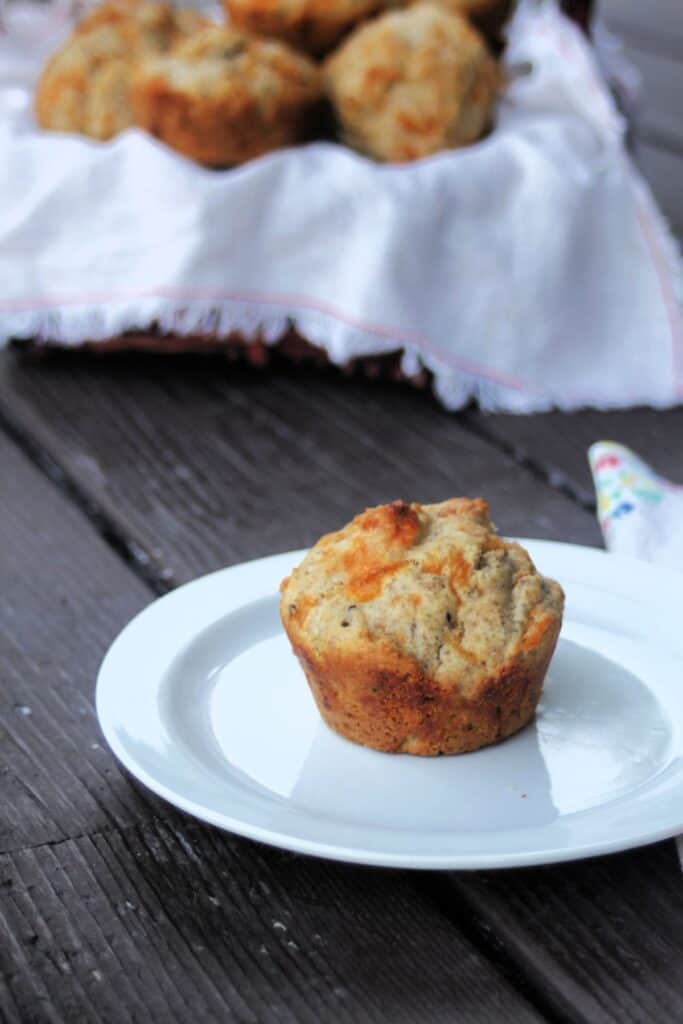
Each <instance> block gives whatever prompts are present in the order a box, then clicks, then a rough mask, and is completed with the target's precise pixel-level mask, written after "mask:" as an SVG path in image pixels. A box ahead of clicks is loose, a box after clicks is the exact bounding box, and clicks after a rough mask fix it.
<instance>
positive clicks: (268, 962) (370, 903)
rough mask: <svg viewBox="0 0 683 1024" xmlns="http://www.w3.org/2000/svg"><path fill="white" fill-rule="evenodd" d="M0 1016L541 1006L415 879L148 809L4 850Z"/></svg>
mask: <svg viewBox="0 0 683 1024" xmlns="http://www.w3.org/2000/svg"><path fill="white" fill-rule="evenodd" d="M0 894H1V895H0V934H1V935H2V939H1V940H0V963H1V964H2V973H3V974H4V977H5V979H6V981H5V984H6V992H7V998H6V1000H5V1001H4V1006H3V1009H4V1010H5V1011H6V1016H5V1017H3V1019H6V1020H7V1021H17V1022H21V1024H27V1022H31V1021H35V1022H36V1024H38V1022H41V1024H42V1022H43V1021H63V1022H65V1024H72V1022H73V1021H75V1020H86V1021H91V1020H93V1021H107V1022H109V1021H111V1022H119V1021H124V1020H136V1021H143V1020H151V1021H164V1022H165V1021H178V1022H182V1024H185V1022H186V1021H187V1020H188V1019H192V1020H196V1021H207V1022H208V1021H240V1022H244V1024H247V1022H249V1024H270V1022H273V1024H275V1022H288V1024H318V1022H320V1024H325V1022H330V1024H353V1022H357V1021H363V1022H366V1021H367V1022H368V1024H382V1022H392V1024H394V1022H396V1024H400V1022H403V1021H405V1022H412V1021H417V1020H419V1021H421V1022H425V1024H427V1022H428V1024H437V1022H444V1024H446V1022H451V1021H453V1020H455V1019H457V1020H458V1021H462V1022H463V1024H467V1022H476V1024H485V1022H491V1024H494V1022H498V1021H500V1020H503V1019H509V1020H514V1021H516V1022H517V1021H519V1022H520V1024H521V1022H532V1021H541V1020H542V1019H543V1018H542V1017H540V1016H539V1015H538V1014H537V1013H536V1012H535V1011H534V1010H533V1009H532V1008H531V1007H530V1006H529V1005H528V1004H526V1003H525V1001H524V1000H523V998H521V997H520V996H519V995H518V994H517V993H516V992H515V991H514V990H513V988H512V987H511V985H510V984H509V983H508V982H507V981H506V980H505V979H504V978H503V977H502V976H501V975H499V974H498V972H497V971H496V970H495V968H493V967H492V966H491V965H490V963H488V962H487V960H486V959H485V958H484V957H482V956H481V955H480V954H478V953H477V952H476V951H475V950H474V949H473V947H472V946H471V945H470V944H469V943H468V942H467V941H466V940H464V939H463V938H462V937H461V935H460V934H459V929H458V928H457V927H454V926H453V925H452V924H451V923H450V922H449V921H448V919H447V918H446V917H445V916H444V915H443V914H442V913H441V912H440V910H438V909H437V908H434V907H433V906H432V905H431V903H430V902H429V901H428V900H420V899H419V898H418V896H417V894H416V891H415V889H414V887H413V884H412V880H411V879H408V878H407V876H405V875H403V874H400V873H398V872H382V871H370V870H364V869H360V868H357V869H354V868H350V867H346V868H343V869H342V868H338V867H337V866H336V865H333V864H328V863H325V862H322V861H317V860H313V859H307V858H303V857H294V856H289V855H284V854H278V853H276V852H274V851H271V850H266V849H265V848H259V847H257V846H255V845H253V844H246V843H243V842H238V841H237V840H231V839H230V838H229V837H227V836H225V835H222V834H220V833H218V832H216V831H210V830H208V829H203V828H201V827H199V826H196V825H193V824H189V823H188V824H186V825H183V826H177V827H175V828H170V827H168V826H165V825H161V824H159V823H157V824H154V825H150V826H144V827H133V828H130V829H127V830H124V831H121V832H115V833H109V834H107V835H95V836H92V837H81V838H79V839H75V840H69V841H65V842H63V843H59V844H57V845H54V846H50V847H41V848H39V849H34V850H27V851H23V852H18V853H15V854H12V855H5V856H4V857H2V858H0Z"/></svg>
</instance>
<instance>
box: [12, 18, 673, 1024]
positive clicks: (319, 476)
mask: <svg viewBox="0 0 683 1024" xmlns="http://www.w3.org/2000/svg"><path fill="white" fill-rule="evenodd" d="M678 3H679V0H657V2H656V4H655V6H656V7H657V8H658V11H659V14H660V15H661V17H657V18H655V17H654V16H653V11H654V8H653V6H652V5H645V7H643V6H642V5H639V4H637V3H636V2H635V0H629V2H628V3H626V2H625V0H618V2H617V0H604V2H603V4H602V6H603V8H604V9H605V15H606V17H607V19H608V21H610V23H612V24H613V27H615V28H617V29H619V30H621V31H622V32H623V34H625V35H626V37H627V39H628V42H629V47H630V51H631V56H632V57H635V59H636V62H637V63H639V64H640V66H641V69H642V70H643V73H644V74H645V75H646V85H648V89H649V91H648V93H647V95H648V96H649V97H651V100H649V101H648V103H647V104H646V106H645V108H644V117H643V122H642V132H641V136H640V138H641V143H642V144H641V154H643V155H644V165H645V170H646V172H647V173H648V174H649V176H650V179H651V181H652V182H653V184H654V187H655V190H656V191H657V193H658V195H659V198H660V200H661V201H662V202H663V203H664V205H665V208H666V209H667V210H668V212H669V214H670V215H671V217H672V219H673V221H674V223H676V224H679V225H680V224H683V196H682V195H681V192H680V169H681V166H682V161H681V153H683V149H682V148H681V139H683V135H681V136H680V137H679V135H677V130H678V128H680V125H678V128H677V122H676V121H675V120H671V119H667V116H666V108H665V106H663V105H662V103H661V102H659V101H657V100H656V96H657V90H660V94H661V96H666V95H669V94H670V90H671V89H672V88H674V87H675V86H676V83H677V82H678V81H679V78H678V77H677V76H679V75H680V68H683V62H681V61H680V58H681V56H682V55H683V24H682V23H680V22H677V21H676V19H675V15H676V12H677V4H678ZM643 11H646V13H647V17H648V18H650V25H649V27H648V26H645V27H643V18H644V17H645V15H644V14H643V13H642V12H643ZM667 17H668V18H669V21H668V22H667V20H666V19H667ZM620 19H621V20H620ZM639 19H640V20H639ZM634 26H635V29H634ZM638 26H640V27H638ZM641 29H642V31H641ZM681 82H683V79H681ZM648 83H649V84H648ZM679 84H680V83H679ZM603 437H609V438H615V439H617V440H620V441H623V442H625V443H627V444H631V445H633V446H634V447H636V448H637V449H638V450H639V451H640V452H641V453H642V454H643V455H644V456H645V457H646V458H649V459H650V460H651V461H652V462H653V463H654V465H655V466H656V467H657V468H658V469H659V470H660V471H662V472H663V473H666V474H669V475H671V476H673V477H677V478H678V479H679V480H683V409H678V410H674V411H671V412H666V413H655V412H652V411H642V410H640V411H632V412H628V413H614V414H610V415H606V414H599V413H581V414H576V415H571V416H567V415H560V414H551V415H546V416H534V417H529V418H515V417H510V416H483V415H481V414H479V413H477V412H474V411H468V412H466V413H464V414H461V415H458V416H454V415H449V414H447V413H445V412H443V411H442V410H441V409H439V408H438V406H437V405H436V403H435V402H434V401H433V400H432V399H431V398H430V397H429V395H428V394H426V393H419V392H416V391H413V390H411V389H410V388H409V387H407V386H405V385H404V386H399V385H391V384H387V383H378V382H369V381H364V380H358V379H352V380H342V379H341V378H340V377H339V376H338V375H336V374H335V373H334V372H333V371H330V370H319V371H315V370H302V369H298V370H294V369H292V368H287V367H282V366H276V367H273V368H270V369H267V370H256V369H250V368H248V367H245V366H228V364H227V363H226V362H225V360H224V359H223V358H221V357H220V356H213V357H206V358H194V359H187V358H180V357H174V358H161V357H159V358H153V357H149V356H146V357H135V358H133V357H130V356H116V357H111V359H109V360H104V359H101V358H97V357H94V356H90V357H88V356H80V357H64V358H61V359H57V358H55V359H49V360H47V361H44V360H42V361H38V362H35V361H30V360H28V361H27V360H21V359H19V358H17V357H16V356H15V355H14V354H12V353H5V354H4V355H2V356H0V481H1V483H0V487H1V489H2V490H1V493H2V506H1V514H0V581H2V601H1V602H0V671H1V675H0V679H1V683H0V716H1V717H0V737H1V742H0V799H1V801H2V803H1V806H2V814H1V816H0V1020H2V1021H3V1022H4V1021H8V1022H20V1024H33V1022H35V1024H43V1022H51V1021H60V1022H65V1024H72V1022H81V1021H83V1022H85V1021H107V1022H109V1021H111V1022H117V1024H118V1022H120V1021H121V1022H125V1021H141V1022H145V1024H147V1022H154V1024H157V1022H166V1021H178V1022H182V1024H185V1022H187V1021H197V1022H209V1021H221V1022H222V1021H236V1022H237V1021H239V1022H245V1024H246V1022H254V1024H261V1022H264V1024H269V1022H273V1024H275V1022H278V1024H279V1022H299V1021H301V1022H311V1024H318V1022H330V1024H337V1022H339V1024H343V1022H350V1024H351V1022H353V1024H355V1022H363V1024H364V1022H366V1021H367V1022H375V1024H384V1022H387V1024H401V1022H411V1024H413V1022H415V1024H433V1022H442V1021H443V1022H444V1024H446V1022H448V1024H451V1022H454V1021H457V1022H459V1024H460V1022H464V1024H467V1022H480V1021H490V1022H496V1024H497V1022H500V1021H514V1022H518V1021H519V1022H526V1021H543V1020H547V1021H553V1022H584V1024H600V1022H607V1021H614V1022H618V1024H624V1022H638V1024H640V1022H643V1024H650V1022H657V1024H661V1022H667V1021H680V1020H681V1019H682V1017H683V963H682V959H681V958H682V956H683V877H682V876H681V872H680V868H679V866H678V863H677V860H676V854H675V848H674V844H673V843H672V842H667V843H661V844H659V845H656V846H652V847H649V848H646V849H642V850H639V851H637V852H632V853H626V854H622V855H616V856H612V857H609V858H601V859H597V860H593V861H586V862H579V863H575V864H570V865H565V866H560V867H549V868H537V869H533V870H523V871H507V872H499V873H493V872H482V873H462V874H455V873H427V874H411V873H409V872H403V871H382V870H369V869H363V868H353V867H345V866H340V865H336V864H333V863H326V862H323V861H318V860H313V859H308V858H304V857H300V856H296V855H293V854H288V853H283V852H279V851H276V850H272V849H269V848H266V847H262V846H258V845H256V844H254V843H250V842H247V841H245V840H240V839H236V838H232V837H230V836H228V835H225V834H223V833H220V832H218V831H215V830H212V829H209V828H205V827H203V826H202V825H200V824H198V823H197V822H195V821H193V820H192V819H191V818H188V817H186V816H184V815H182V814H180V813H176V812H175V811H174V810H173V809H172V808H171V807H169V806H167V805H166V804H165V803H163V802H162V801H160V800H158V799H156V798H154V797H153V796H152V795H151V794H149V793H148V792H146V791H145V790H143V789H142V788H141V787H140V786H138V785H137V784H136V783H135V782H134V781H133V780H132V779H131V778H130V777H128V776H127V775H126V773H125V772H124V771H123V770H122V769H121V768H119V766H118V764H117V763H116V761H115V760H114V758H113V756H112V755H111V754H110V752H109V750H108V749H107V748H106V746H105V745H104V742H103V740H102V737H101V735H100V732H99V729H98V725H97V721H96V718H95V713H94V706H93V690H94V680H95V676H96V672H97V668H98V665H99V663H100V661H101V658H102V656H103V654H104V652H105V650H106V648H107V646H108V644H109V643H110V642H111V640H112V639H113V638H114V636H115V635H116V633H117V632H118V631H119V630H120V629H121V627H122V626H123V625H124V624H125V623H126V622H127V621H128V619H129V618H130V617H131V616H132V615H134V614H135V613H136V612H137V611H139V610H140V609H141V608H142V607H144V605H145V604H147V603H148V602H149V601H151V600H152V599H153V598H154V597H155V596H156V595H158V594H163V593H164V592H166V591H167V590H169V589H170V588H172V587H175V586H177V585H178V584H180V583H183V582H184V581H186V580H188V579H191V578H192V577H194V576H196V575H198V574H200V573H204V572H208V571H210V570H212V569H216V568H219V567H221V566H224V565H227V564H230V563H234V562H239V561H243V560H244V559H248V558H253V557H256V556H258V555H264V554H269V553H271V552H275V551H281V550H285V549H287V548H292V547H298V546H303V545H306V544H308V543H310V542H311V541H313V540H314V539H315V538H316V537H317V536H318V535H319V534H320V533H322V532H323V531H325V530H329V529H331V528H334V527H335V526H337V525H339V524H341V523H342V522H344V521H345V520H346V519H347V518H348V517H349V516H351V515H352V514H353V513H354V512H355V511H357V510H358V509H359V508H361V507H363V506H365V505H367V504H371V503H374V502H380V501H386V500H389V499H392V498H395V497H398V496H404V497H408V498H413V497H416V498H419V499H421V500H425V501H429V500H439V499H441V498H444V497H447V496H449V495H451V494H454V493H462V494H484V495H485V496H487V497H488V498H489V500H490V502H491V504H492V508H493V513H494V516H495V519H496V522H497V523H498V525H499V527H500V529H501V530H502V531H504V532H509V533H513V534H515V533H521V534H527V535H533V536H537V537H549V538H554V539H558V540H565V541H578V542H581V543H584V544H596V545H597V544H599V543H600V536H599V532H598V529H597V526H596V523H595V517H594V508H593V494H592V488H591V483H590V479H589V474H588V468H587V464H586V457H585V451H586V448H587V446H588V444H590V443H591V442H592V441H594V440H597V439H598V438H603Z"/></svg>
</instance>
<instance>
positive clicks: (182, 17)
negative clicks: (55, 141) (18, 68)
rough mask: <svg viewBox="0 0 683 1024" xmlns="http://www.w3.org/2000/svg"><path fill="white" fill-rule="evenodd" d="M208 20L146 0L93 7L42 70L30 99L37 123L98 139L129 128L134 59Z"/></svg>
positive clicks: (160, 49) (123, 0)
mask: <svg viewBox="0 0 683 1024" xmlns="http://www.w3.org/2000/svg"><path fill="white" fill-rule="evenodd" d="M207 23H208V20H207V19H206V18H204V17H203V16H201V15H200V14H198V13H197V12H195V11H191V10H175V9H174V8H173V7H171V6H169V5H168V4H160V3H151V2H147V0H140V2H135V0H110V2H108V3H104V4H101V5H100V6H98V7H95V8H93V9H92V10H91V11H90V12H89V13H88V14H87V15H86V16H85V18H84V19H83V20H82V21H81V22H80V23H79V24H78V25H77V26H76V28H75V29H74V32H73V33H72V35H71V36H70V37H69V39H67V41H66V42H65V43H64V45H63V46H62V47H61V48H60V49H59V50H58V51H57V53H55V54H54V56H53V57H52V58H51V59H50V60H49V61H48V63H47V65H46V67H45V69H44V70H43V73H42V75H41V77H40V80H39V82H38V87H37V91H36V99H35V111H36V118H37V120H38V123H39V125H40V126H41V127H42V128H48V129H51V130H53V131H64V132H81V133H82V134H84V135H89V136H91V137H92V138H95V139H103V140H104V139H109V138H111V137H112V136H113V135H115V134H116V133H117V132H120V131H123V130H124V129H125V128H128V127H130V126H131V125H132V123H133V114H132V110H131V105H130V79H131V73H132V69H133V67H134V65H135V63H136V62H137V61H138V60H139V59H140V58H141V57H142V56H144V55H146V54H153V53H164V52H165V51H167V50H168V49H169V48H170V47H171V46H172V45H173V44H174V43H175V42H177V40H178V39H181V38H183V37H184V36H186V35H189V34H191V33H192V32H195V31H197V30H198V29H199V28H201V27H202V26H204V25H206V24H207Z"/></svg>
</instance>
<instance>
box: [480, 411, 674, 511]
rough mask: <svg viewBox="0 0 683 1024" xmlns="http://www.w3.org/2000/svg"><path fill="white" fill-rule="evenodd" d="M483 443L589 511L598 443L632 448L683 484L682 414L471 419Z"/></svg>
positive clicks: (588, 412)
mask: <svg viewBox="0 0 683 1024" xmlns="http://www.w3.org/2000/svg"><path fill="white" fill-rule="evenodd" d="M468 420H469V421H470V422H471V423H472V424H473V425H476V429H477V430H479V431H480V432H481V434H482V436H483V437H487V438H490V439H491V441H492V442H493V443H496V444H499V445H501V446H503V447H504V448H505V450H507V451H509V452H510V453H511V454H512V455H513V456H514V457H515V458H517V459H518V460H519V461H520V462H522V463H525V464H526V463H529V464H531V465H533V466H535V467H537V468H538V471H539V472H541V473H542V474H544V475H545V476H546V477H547V479H548V481H549V482H550V483H551V484H552V485H553V486H555V487H559V488H565V489H567V490H569V491H570V492H571V493H573V494H574V495H575V496H576V499H577V500H578V501H579V502H580V503H582V504H584V505H585V507H587V508H590V507H592V506H593V505H594V503H595V494H594V490H593V482H592V478H591V474H590V469H589V466H588V457H587V452H588V448H589V446H590V445H591V444H593V443H594V442H595V441H605V440H607V441H618V442H619V443H620V444H625V445H627V446H628V447H630V448H633V449H634V451H636V452H637V453H638V454H639V455H641V456H642V457H643V458H644V459H645V460H646V461H647V462H649V463H650V464H651V465H652V466H653V468H654V469H655V470H656V471H657V472H658V473H661V474H662V475H664V476H667V477H670V478H671V479H672V480H674V481H678V482H679V483H683V408H681V407H679V408H676V409H668V410H657V409H627V410H623V411H619V412H593V411H592V410H583V411H581V412H577V413H559V412H557V413H545V414H543V415H540V416H506V415H484V414H482V413H479V412H471V413H468Z"/></svg>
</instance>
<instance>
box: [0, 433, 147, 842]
mask: <svg viewBox="0 0 683 1024" xmlns="http://www.w3.org/2000/svg"><path fill="white" fill-rule="evenodd" d="M0 479H1V480H2V502H1V510H0V580H2V600H1V601H0V666H1V669H2V674H1V677H0V679H1V682H0V805H1V806H2V813H1V814H0V850H8V849H17V848H20V847H22V846H24V845H26V844H35V843H40V842H47V841H53V840H56V839H61V838H63V837H64V836H65V835H74V834H77V833H79V832H82V831H86V830H89V829H103V828H108V827H109V828H110V827H114V826H117V825H122V824H129V823H130V822H133V821H136V820H140V819H141V818H149V816H150V805H149V803H148V801H147V799H146V798H145V797H144V796H143V795H142V794H140V793H138V792H136V790H135V789H133V788H132V787H131V786H130V785H129V784H128V782H127V781H125V780H124V778H123V774H122V772H121V771H119V769H118V768H117V766H116V763H115V761H114V758H113V756H112V755H111V754H109V752H108V751H107V750H106V749H105V748H104V741H103V740H102V739H101V735H100V730H99V726H98V724H97V720H96V718H95V711H94V701H93V697H94V686H95V676H96V673H97V669H98V667H99V663H100V661H101V659H102V656H103V654H104V652H105V650H106V648H107V646H108V644H109V643H110V642H111V640H113V638H114V636H115V635H116V633H117V632H118V631H119V630H120V629H121V628H122V627H123V626H124V625H125V624H126V622H127V621H128V619H129V618H130V617H131V616H132V615H134V614H135V613H136V612H137V611H139V610H140V609H141V608H142V607H143V606H144V605H145V604H147V603H148V601H149V599H150V596H151V595H150V594H149V592H148V591H147V590H146V588H145V587H143V586H142V584H141V583H140V582H139V581H138V580H137V579H136V578H135V576H133V575H132V574H131V573H130V572H129V571H128V570H127V569H126V568H125V567H124V566H123V565H122V563H121V562H120V560H119V559H118V558H117V557H116V556H115V555H114V554H112V552H111V551H110V549H109V547H108V546H107V545H106V544H105V543H104V542H103V541H102V539H101V538H100V537H99V536H98V534H97V533H96V532H95V531H94V530H93V529H92V527H91V526H90V524H89V523H88V521H87V520H86V519H85V517H84V516H83V515H82V514H81V513H80V512H79V511H78V510H77V509H76V508H74V506H73V505H72V504H71V503H70V502H69V501H68V500H66V499H65V498H64V497H63V496H62V495H61V494H60V493H59V492H58V491H57V490H56V489H55V488H54V486H53V485H52V484H51V483H50V482H49V481H48V480H47V479H46V478H45V476H44V475H43V474H42V473H40V472H38V470H36V469H35V468H34V467H33V466H31V465H30V464H29V463H28V462H27V460H26V459H25V457H24V456H23V455H22V454H20V453H19V452H18V451H17V449H16V448H15V447H14V446H13V445H12V443H11V442H9V441H8V440H7V438H6V437H4V436H2V435H0Z"/></svg>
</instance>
